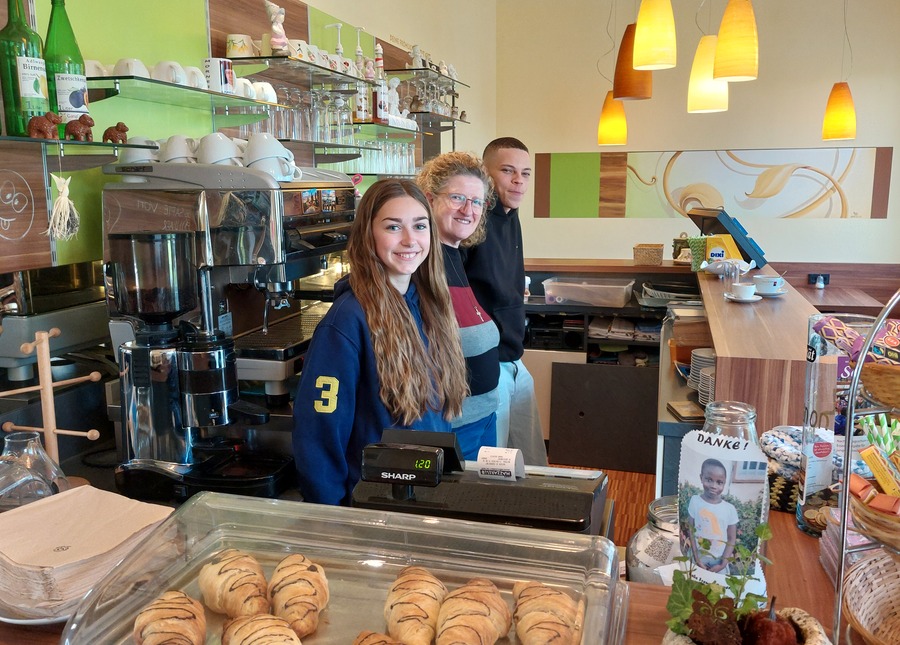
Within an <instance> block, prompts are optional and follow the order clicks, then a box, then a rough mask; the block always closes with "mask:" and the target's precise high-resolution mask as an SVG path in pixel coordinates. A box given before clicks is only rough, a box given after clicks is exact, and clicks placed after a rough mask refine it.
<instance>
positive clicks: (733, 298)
mask: <svg viewBox="0 0 900 645" xmlns="http://www.w3.org/2000/svg"><path fill="white" fill-rule="evenodd" d="M725 299H726V300H731V302H759V301H760V300H762V296H760V295H754V296H750V297H749V298H738V297H737V296H735V295H734V294H732V293H726V294H725Z"/></svg>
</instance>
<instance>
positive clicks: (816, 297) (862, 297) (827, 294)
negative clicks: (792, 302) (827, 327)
mask: <svg viewBox="0 0 900 645" xmlns="http://www.w3.org/2000/svg"><path fill="white" fill-rule="evenodd" d="M796 289H797V292H798V293H799V294H800V295H802V296H803V297H804V298H806V299H807V300H808V301H809V303H810V304H812V305H813V306H814V307H815V308H816V309H817V310H819V311H821V312H822V313H834V312H840V313H848V314H865V315H868V316H877V315H878V314H879V313H881V310H882V309H883V308H884V303H883V302H879V301H878V300H876V299H875V298H873V297H872V296H870V295H869V294H867V293H866V292H865V291H862V290H861V289H851V288H848V287H837V286H834V287H832V286H827V287H825V288H824V289H816V288H815V287H814V286H813V285H809V286H805V287H796Z"/></svg>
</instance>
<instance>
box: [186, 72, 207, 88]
mask: <svg viewBox="0 0 900 645" xmlns="http://www.w3.org/2000/svg"><path fill="white" fill-rule="evenodd" d="M184 73H185V75H186V76H187V84H188V85H190V86H191V87H194V88H197V89H198V90H205V89H209V87H208V86H207V85H206V74H204V73H203V70H202V69H200V68H199V67H191V66H187V67H185V68H184Z"/></svg>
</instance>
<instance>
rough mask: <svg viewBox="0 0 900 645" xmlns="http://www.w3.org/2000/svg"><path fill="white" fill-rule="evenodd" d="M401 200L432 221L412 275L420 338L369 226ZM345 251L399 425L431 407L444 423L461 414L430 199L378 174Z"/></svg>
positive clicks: (459, 368)
mask: <svg viewBox="0 0 900 645" xmlns="http://www.w3.org/2000/svg"><path fill="white" fill-rule="evenodd" d="M400 197H412V198H413V199H415V200H416V201H418V202H419V203H420V204H422V206H423V207H424V208H425V210H426V212H427V213H428V218H429V233H430V237H431V249H430V251H429V253H428V256H427V258H426V259H425V261H424V262H423V263H422V264H421V265H420V266H419V268H418V269H416V271H415V273H413V275H412V282H413V284H415V286H416V290H417V291H418V294H419V301H420V308H421V311H422V322H423V327H424V335H425V340H424V341H423V339H422V334H420V333H419V329H418V326H417V325H416V322H415V320H414V319H413V316H412V313H411V312H410V310H409V307H408V306H407V305H406V302H405V300H404V298H403V295H402V294H401V293H400V292H398V291H397V289H395V288H394V287H393V286H392V285H391V283H390V281H389V280H388V275H387V272H386V271H385V267H384V264H383V263H382V262H381V260H379V259H378V255H377V253H376V251H375V241H374V236H373V234H372V223H373V222H374V220H375V217H376V216H377V215H378V212H379V211H380V210H381V208H382V207H383V206H384V205H385V204H386V203H387V202H389V201H390V200H392V199H397V198H400ZM347 256H348V258H349V260H350V266H351V267H352V268H351V271H350V287H351V288H352V289H353V294H354V295H355V296H356V299H357V300H359V303H360V305H361V306H362V309H363V312H365V315H366V321H367V322H368V325H369V331H370V334H371V336H372V347H373V350H374V352H375V362H376V365H377V369H378V378H379V380H380V381H381V400H382V402H384V405H385V406H386V407H387V409H388V410H389V411H390V413H391V414H392V415H393V416H394V418H395V419H398V420H399V421H401V422H402V423H403V424H404V425H410V424H411V423H412V422H413V421H415V420H416V419H418V418H420V417H421V416H422V415H423V414H424V413H425V411H426V410H427V409H429V408H430V409H432V410H441V409H443V410H444V418H446V419H447V420H450V419H452V418H454V417H457V416H459V414H460V413H461V412H462V402H463V399H464V398H465V397H466V396H467V395H468V393H469V388H468V385H467V383H466V365H465V359H464V358H463V354H462V348H461V346H460V340H459V329H458V326H457V324H456V316H455V315H454V313H453V305H452V303H451V301H450V291H449V290H448V288H447V279H446V276H445V273H444V256H443V253H441V246H440V240H439V239H438V235H437V227H435V226H434V220H433V218H432V215H431V209H430V208H429V206H428V200H427V199H426V198H425V195H423V194H422V191H421V190H419V188H418V187H417V186H416V184H415V183H414V182H412V181H411V180H409V179H382V180H380V181H377V182H375V183H374V184H372V186H371V187H369V189H368V190H366V192H365V194H364V195H363V198H362V200H361V201H360V203H359V207H358V208H357V210H356V219H355V220H354V222H353V226H352V228H351V230H350V241H349V242H348V243H347ZM423 367H424V369H422V368H423Z"/></svg>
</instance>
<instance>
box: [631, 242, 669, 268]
mask: <svg viewBox="0 0 900 645" xmlns="http://www.w3.org/2000/svg"><path fill="white" fill-rule="evenodd" d="M662 258H663V245H662V244H635V245H634V263H635V264H645V265H648V266H655V267H658V266H659V265H661V264H662Z"/></svg>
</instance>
